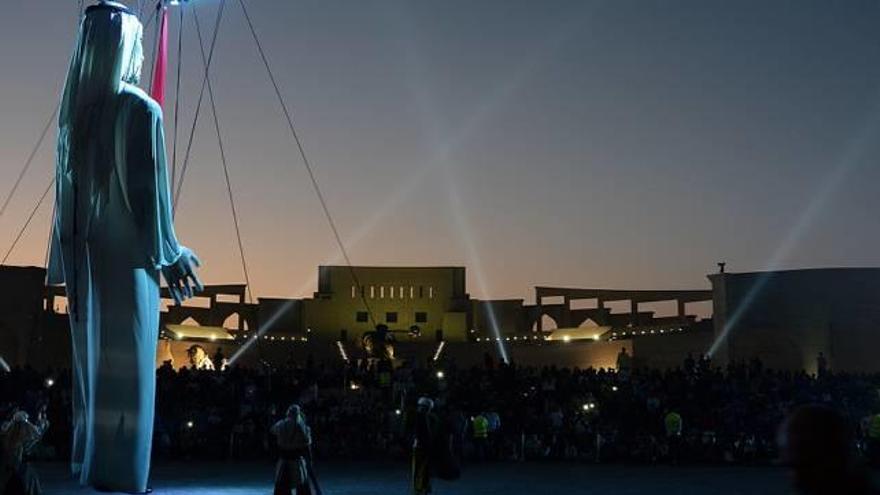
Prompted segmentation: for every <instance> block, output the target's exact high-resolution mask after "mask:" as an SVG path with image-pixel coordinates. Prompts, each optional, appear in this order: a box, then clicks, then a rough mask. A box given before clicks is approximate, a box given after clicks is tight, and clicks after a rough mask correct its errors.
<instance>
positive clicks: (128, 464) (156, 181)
mask: <svg viewBox="0 0 880 495" xmlns="http://www.w3.org/2000/svg"><path fill="white" fill-rule="evenodd" d="M108 104H109V105H112V107H111V108H110V111H104V112H102V113H100V114H99V115H103V116H104V117H97V118H95V119H94V120H93V121H92V123H91V125H90V126H89V127H90V130H89V135H86V136H73V137H72V138H73V139H86V140H88V143H89V144H88V145H87V146H84V147H83V149H85V150H87V151H85V152H83V153H82V154H81V156H82V158H80V162H81V163H77V164H69V163H66V160H69V159H70V158H69V157H68V155H70V153H68V152H67V151H68V150H65V149H62V148H63V146H64V144H63V143H65V142H70V139H64V136H60V139H59V143H61V144H60V146H59V150H58V156H59V159H58V169H57V185H56V216H55V224H54V234H53V245H52V254H51V259H50V263H49V282H50V283H56V284H57V283H65V285H66V291H67V298H68V307H69V311H68V313H69V316H70V328H71V333H72V339H71V340H72V348H73V381H74V391H73V400H74V416H73V422H74V431H73V452H72V468H73V471H74V472H75V473H78V475H79V477H80V481H81V482H82V483H83V484H90V485H94V486H98V487H103V488H108V489H113V490H119V491H128V492H143V491H144V490H145V489H146V488H147V482H148V476H149V469H150V449H151V443H152V438H153V416H154V402H155V401H154V399H155V379H156V378H155V356H156V345H157V338H158V335H157V334H158V331H159V276H160V275H159V274H160V270H161V269H162V268H163V267H165V266H169V265H171V264H173V263H174V262H175V261H176V260H177V259H178V257H179V256H180V254H181V248H180V246H179V245H178V242H177V239H176V237H175V234H174V227H173V224H172V218H171V202H170V191H169V186H168V177H167V170H166V164H165V143H164V132H163V127H162V110H161V108H160V107H159V106H158V105H157V104H156V103H155V102H154V101H153V100H152V99H151V98H150V97H149V96H147V95H146V94H145V93H144V92H143V91H141V90H140V89H139V88H137V87H135V86H133V85H130V84H122V86H121V91H120V92H119V93H118V94H116V95H114V96H113V101H111V102H108ZM60 132H62V133H63V132H65V131H64V125H63V123H62V126H61V131H60Z"/></svg>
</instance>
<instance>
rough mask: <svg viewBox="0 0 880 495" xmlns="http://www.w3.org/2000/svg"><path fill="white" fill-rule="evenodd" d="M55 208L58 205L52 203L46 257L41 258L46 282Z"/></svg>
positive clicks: (53, 233) (53, 230) (53, 231)
mask: <svg viewBox="0 0 880 495" xmlns="http://www.w3.org/2000/svg"><path fill="white" fill-rule="evenodd" d="M49 187H51V186H49ZM57 207H58V203H57V202H55V201H53V202H52V214H51V215H49V239H48V240H47V241H46V257H45V258H43V269H44V270H46V277H47V281H48V276H49V254H50V253H51V252H52V236H53V235H55V209H56V208H57ZM46 285H48V284H46Z"/></svg>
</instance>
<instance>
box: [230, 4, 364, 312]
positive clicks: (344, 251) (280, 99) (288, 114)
mask: <svg viewBox="0 0 880 495" xmlns="http://www.w3.org/2000/svg"><path fill="white" fill-rule="evenodd" d="M238 3H239V4H240V5H241V9H242V11H243V12H244V18H245V20H246V21H247V24H248V28H249V29H250V32H251V35H252V36H253V38H254V43H255V44H256V45H257V50H258V51H259V52H260V58H262V60H263V65H264V66H265V67H266V72H267V73H268V75H269V80H270V81H271V82H272V87H273V88H275V95H276V96H277V97H278V102H279V103H280V104H281V109H282V110H283V112H284V117H285V118H286V119H287V126H288V128H289V129H290V133H291V135H292V136H293V139H294V141H295V142H296V147H297V149H298V150H299V154H300V157H301V158H302V161H303V164H304V165H305V167H306V171H307V172H308V174H309V179H311V181H312V188H313V189H314V190H315V195H317V197H318V201H319V202H320V203H321V208H322V209H323V210H324V216H325V217H327V223H329V224H330V230H332V231H333V237H335V238H336V244H338V246H339V250H340V252H341V253H342V257H343V258H344V259H345V263H346V265H347V266H348V269H349V272H350V273H351V278H352V280H353V281H354V283H355V285H356V286H357V288H358V292H359V293H360V295H361V301H362V302H363V303H364V307H365V308H366V310H367V314H368V315H369V316H370V321H371V322H372V324H373V325H375V324H376V319H375V317H374V315H373V311H372V310H371V309H370V305H369V303H368V302H367V298H366V295H365V294H364V290H363V289H364V287H363V285H361V283H360V280H359V279H358V276H357V273H355V269H354V266H353V265H352V263H351V258H350V257H349V255H348V250H347V249H346V248H345V243H343V242H342V236H340V235H339V229H337V227H336V222H334V221H333V216H332V215H331V214H330V208H329V207H328V206H327V201H326V200H325V199H324V194H323V193H322V192H321V188H320V187H319V186H318V179H317V177H316V176H315V173H314V171H313V170H312V165H311V162H310V161H309V159H308V157H307V156H306V151H305V148H304V147H303V144H302V140H301V139H300V137H299V133H297V131H296V127H295V126H294V125H293V117H292V116H291V112H290V110H289V109H288V107H287V103H286V102H285V101H284V97H283V96H282V95H281V89H280V88H279V87H278V83H277V81H276V80H275V74H274V72H273V71H272V67H271V65H270V64H269V59H268V58H267V57H266V52H265V51H264V50H263V45H262V43H260V38H259V36H257V31H256V29H255V28H254V24H253V22H251V16H250V14H249V13H248V10H247V6H246V5H245V2H244V0H238Z"/></svg>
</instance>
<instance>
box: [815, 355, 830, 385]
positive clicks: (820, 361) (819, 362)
mask: <svg viewBox="0 0 880 495" xmlns="http://www.w3.org/2000/svg"><path fill="white" fill-rule="evenodd" d="M826 375H828V360H827V359H825V354H823V353H822V352H821V351H820V352H819V355H818V356H816V376H818V377H819V378H825V376H826Z"/></svg>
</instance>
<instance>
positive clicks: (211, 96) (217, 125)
mask: <svg viewBox="0 0 880 495" xmlns="http://www.w3.org/2000/svg"><path fill="white" fill-rule="evenodd" d="M225 4H226V0H222V2H221V3H220V8H221V9H223V7H224V5H225ZM193 20H194V21H195V24H196V34H197V35H198V38H199V52H200V53H201V54H202V63H204V64H205V81H206V82H207V85H208V101H209V102H210V103H211V113H212V115H213V116H214V130H215V131H216V132H217V145H218V147H219V149H220V162H221V163H222V164H223V177H224V178H225V179H226V192H227V194H228V198H229V206H230V208H231V210H232V223H233V225H234V226H235V238H236V239H237V240H238V253H239V255H240V256H241V267H242V270H243V271H244V281H245V284H246V290H247V296H248V302H250V303H253V289H252V288H251V282H250V275H249V274H248V268H247V261H246V258H245V255H244V243H243V242H242V239H241V227H240V224H239V220H238V210H237V208H236V206H235V195H234V194H233V192H232V182H231V181H230V179H229V165H228V164H227V161H226V151H225V148H224V146H223V135H222V133H221V132H220V119H219V118H218V117H217V106H216V104H215V102H214V89H213V87H212V86H211V77H210V74H209V72H208V60H207V57H206V55H205V45H204V41H203V40H202V29H201V25H200V23H199V15H198V13H197V12H196V11H195V10H193ZM218 27H219V26H218ZM215 35H216V32H215Z"/></svg>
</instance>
